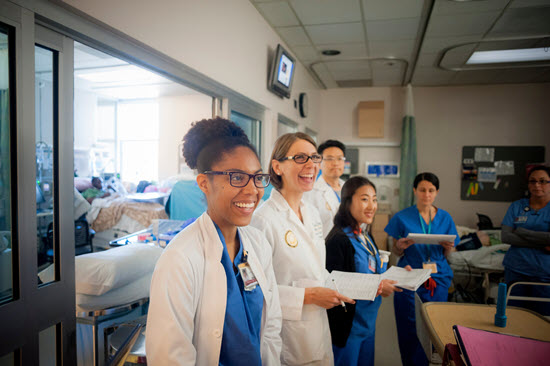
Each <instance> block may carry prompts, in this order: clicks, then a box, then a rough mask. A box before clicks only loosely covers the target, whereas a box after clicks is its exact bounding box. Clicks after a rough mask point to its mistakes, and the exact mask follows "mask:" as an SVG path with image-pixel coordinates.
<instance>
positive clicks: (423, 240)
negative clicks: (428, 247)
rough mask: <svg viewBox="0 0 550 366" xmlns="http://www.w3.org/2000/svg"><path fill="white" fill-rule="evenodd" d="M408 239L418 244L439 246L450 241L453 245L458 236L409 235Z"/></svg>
mask: <svg viewBox="0 0 550 366" xmlns="http://www.w3.org/2000/svg"><path fill="white" fill-rule="evenodd" d="M407 239H412V240H414V242H415V243H418V244H439V243H440V242H442V241H450V242H451V243H454V241H455V239H456V235H443V234H414V233H409V235H407Z"/></svg>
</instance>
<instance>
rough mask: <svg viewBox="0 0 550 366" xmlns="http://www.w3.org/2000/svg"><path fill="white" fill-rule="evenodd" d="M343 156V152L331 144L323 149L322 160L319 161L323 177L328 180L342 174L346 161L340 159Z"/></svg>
mask: <svg viewBox="0 0 550 366" xmlns="http://www.w3.org/2000/svg"><path fill="white" fill-rule="evenodd" d="M343 157H344V152H343V151H342V150H340V148H338V147H335V146H332V147H327V148H326V149H325V150H323V161H322V162H321V170H322V171H323V177H327V178H329V179H330V180H332V179H338V178H340V177H341V176H342V174H344V166H345V165H346V162H345V161H344V160H340V159H341V158H343Z"/></svg>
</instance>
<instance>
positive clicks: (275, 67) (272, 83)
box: [268, 45, 296, 98]
mask: <svg viewBox="0 0 550 366" xmlns="http://www.w3.org/2000/svg"><path fill="white" fill-rule="evenodd" d="M295 68H296V61H295V59H294V57H292V55H291V54H290V53H289V52H288V51H287V50H285V49H284V48H283V46H281V45H278V46H277V50H276V52H275V57H274V58H273V60H272V66H271V71H270V75H269V84H268V88H269V90H271V91H272V92H273V93H275V94H277V95H279V96H280V97H286V98H290V92H291V90H292V80H293V79H294V70H295Z"/></svg>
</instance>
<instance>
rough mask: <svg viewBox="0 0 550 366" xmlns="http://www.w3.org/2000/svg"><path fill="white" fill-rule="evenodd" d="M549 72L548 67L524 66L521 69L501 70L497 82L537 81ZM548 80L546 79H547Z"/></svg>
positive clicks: (541, 79) (541, 80)
mask: <svg viewBox="0 0 550 366" xmlns="http://www.w3.org/2000/svg"><path fill="white" fill-rule="evenodd" d="M549 72H550V67H525V68H521V69H519V68H518V69H507V70H503V71H502V73H501V74H500V75H498V79H497V82H499V83H539V82H544V74H545V73H549ZM547 80H548V79H547Z"/></svg>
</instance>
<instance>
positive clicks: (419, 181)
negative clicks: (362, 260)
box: [384, 173, 460, 366]
mask: <svg viewBox="0 0 550 366" xmlns="http://www.w3.org/2000/svg"><path fill="white" fill-rule="evenodd" d="M413 186H414V189H413V191H414V195H415V197H416V205H414V206H411V207H409V208H406V209H404V210H401V211H399V212H398V213H396V214H395V215H394V216H393V217H392V218H391V220H390V222H389V223H388V225H387V226H386V228H385V229H384V230H385V231H386V232H387V233H388V234H389V235H390V236H391V237H393V238H394V245H393V248H392V251H393V252H394V254H396V255H398V256H402V257H401V258H400V259H399V262H398V264H397V265H398V266H399V267H405V268H408V266H410V267H411V268H429V269H431V270H432V276H431V278H430V279H429V280H428V281H426V283H424V285H423V286H421V287H420V288H419V289H418V290H417V291H416V293H417V294H418V296H419V297H420V299H421V300H422V302H428V301H447V297H448V292H449V286H450V285H451V280H452V279H453V271H452V270H451V267H450V266H449V263H448V262H447V258H446V257H447V255H448V254H449V253H450V252H451V251H452V249H453V247H454V245H455V244H458V242H459V241H460V238H459V237H458V233H457V231H456V226H455V223H454V221H453V218H452V217H451V215H449V213H447V212H446V211H444V210H443V209H441V208H438V207H435V206H434V205H433V203H434V200H435V198H436V197H437V194H438V192H439V179H438V178H437V176H436V175H435V174H432V173H420V174H418V175H417V176H416V178H415V179H414V183H413ZM409 233H414V234H449V235H456V238H455V241H454V243H452V242H447V241H443V242H441V243H439V244H440V245H430V244H422V243H415V242H414V241H413V240H411V239H407V235H409ZM394 307H395V321H396V325H397V339H398V342H399V350H400V352H401V361H402V362H403V365H404V366H409V365H411V366H422V365H426V366H427V365H428V358H427V357H426V354H425V353H424V350H423V349H422V346H421V345H420V341H419V340H418V337H417V335H416V321H415V301H414V292H413V291H408V290H403V292H399V293H396V294H395V296H394Z"/></svg>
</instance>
